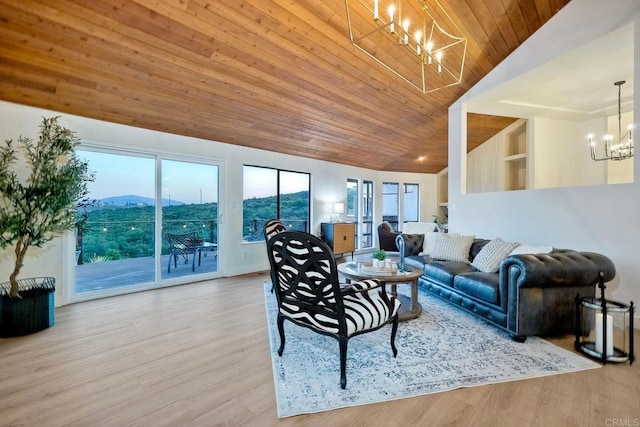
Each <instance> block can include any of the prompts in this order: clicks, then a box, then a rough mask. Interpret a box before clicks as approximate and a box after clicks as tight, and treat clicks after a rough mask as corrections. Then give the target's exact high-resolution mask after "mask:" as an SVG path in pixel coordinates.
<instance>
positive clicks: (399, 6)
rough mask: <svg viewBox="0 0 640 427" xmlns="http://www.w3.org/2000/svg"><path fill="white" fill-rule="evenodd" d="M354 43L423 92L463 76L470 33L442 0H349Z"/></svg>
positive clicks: (443, 86)
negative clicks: (466, 34) (452, 16)
mask: <svg viewBox="0 0 640 427" xmlns="http://www.w3.org/2000/svg"><path fill="white" fill-rule="evenodd" d="M345 6H346V9H347V22H348V24H349V37H350V39H351V43H352V44H353V45H354V46H355V47H357V48H358V49H360V50H361V51H363V52H364V53H366V54H367V55H368V56H369V57H371V58H372V59H374V60H375V61H377V62H378V63H379V64H380V65H382V66H383V67H384V68H386V69H387V70H389V71H391V72H392V73H394V74H395V75H396V76H398V77H400V78H401V79H403V80H404V81H406V82H407V83H409V84H411V85H413V86H414V87H415V88H417V89H418V90H420V91H422V92H423V93H429V92H433V91H435V90H438V89H442V88H445V87H449V86H453V85H457V84H459V83H460V82H461V80H462V71H463V69H464V60H465V55H466V50H467V39H466V38H465V37H464V36H463V35H462V32H461V31H460V29H459V28H458V26H457V25H456V24H455V22H454V21H453V20H452V19H451V17H450V16H449V14H448V13H447V12H446V11H445V10H444V9H443V8H442V6H441V5H440V3H439V1H438V0H345Z"/></svg>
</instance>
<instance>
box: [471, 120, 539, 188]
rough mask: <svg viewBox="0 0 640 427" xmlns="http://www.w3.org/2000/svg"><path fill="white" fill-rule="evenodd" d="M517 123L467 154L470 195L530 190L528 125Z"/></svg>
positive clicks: (522, 122)
mask: <svg viewBox="0 0 640 427" xmlns="http://www.w3.org/2000/svg"><path fill="white" fill-rule="evenodd" d="M515 120H516V121H515V122H513V119H512V120H511V124H508V125H507V126H506V127H505V128H504V129H502V130H499V131H498V132H497V133H496V134H495V135H493V136H492V137H490V138H489V139H487V140H486V141H484V142H483V143H482V144H480V145H478V146H477V147H476V148H474V149H473V150H471V151H469V153H467V193H481V192H489V191H511V190H525V189H527V188H528V183H529V173H528V158H529V156H528V153H529V137H528V121H527V120H525V119H515ZM507 122H509V121H505V122H504V123H507ZM468 129H469V132H473V131H474V129H473V128H468Z"/></svg>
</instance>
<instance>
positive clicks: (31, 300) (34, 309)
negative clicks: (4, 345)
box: [0, 277, 56, 338]
mask: <svg viewBox="0 0 640 427" xmlns="http://www.w3.org/2000/svg"><path fill="white" fill-rule="evenodd" d="M55 283H56V279H55V278H53V277H35V278H28V279H18V289H19V293H20V298H10V297H9V289H10V286H11V285H10V284H9V282H5V283H1V284H0V337H2V338H7V337H15V336H19V335H26V334H30V333H33V332H37V331H40V330H42V329H46V328H48V327H50V326H53V324H54V291H55Z"/></svg>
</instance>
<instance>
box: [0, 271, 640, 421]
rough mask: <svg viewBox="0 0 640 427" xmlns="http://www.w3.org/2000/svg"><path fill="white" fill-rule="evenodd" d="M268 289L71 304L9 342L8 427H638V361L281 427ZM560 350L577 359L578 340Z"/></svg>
mask: <svg viewBox="0 0 640 427" xmlns="http://www.w3.org/2000/svg"><path fill="white" fill-rule="evenodd" d="M268 279H269V278H268V275H267V274H266V273H255V274H248V275H244V276H239V277H231V278H224V279H218V280H213V281H207V282H201V283H196V284H191V285H185V286H177V287H172V288H164V289H159V290H154V291H147V292H141V293H137V294H132V295H125V296H118V297H113V298H107V299H102V300H96V301H89V302H83V303H79V304H74V305H69V306H65V307H61V308H59V309H57V310H56V325H55V326H54V327H53V328H50V329H47V330H45V331H42V332H39V333H36V334H33V335H29V336H25V337H20V338H12V339H3V340H0V425H2V426H11V425H25V426H62V425H65V426H66V425H71V426H124V425H140V426H186V425H194V426H212V425H229V426H236V425H238V426H270V425H279V426H280V425H282V426H293V425H295V426H298V425H304V426H394V425H403V426H521V425H531V426H606V427H610V426H623V425H624V426H638V425H640V366H639V365H640V363H638V362H636V363H634V364H633V365H631V366H630V365H629V364H628V363H627V364H608V365H606V366H604V367H603V368H600V369H593V370H589V371H582V372H576V373H571V374H564V375H555V376H550V377H546V378H538V379H531V380H525V381H516V382H509V383H503V384H495V385H489V386H482V387H474V388H470V389H461V390H455V391H451V392H445V393H437V394H433V395H427V396H422V397H416V398H411V399H402V400H396V401H391V402H385V403H380V404H373V405H365V406H358V407H353V408H345V409H340V410H335V411H329V412H324V413H319V414H313V415H303V416H297V417H291V418H286V419H282V420H279V419H278V418H277V416H276V409H275V394H274V386H273V377H272V372H271V361H270V355H269V351H268V342H267V329H266V321H265V310H264V298H263V291H262V286H263V283H264V282H265V281H267V280H268ZM637 332H638V331H636V342H638V339H639V338H640V336H639V335H640V334H638V333H637ZM553 341H554V342H555V343H556V344H559V345H561V346H563V347H566V348H568V349H572V343H573V339H572V337H563V338H556V339H554V340H553ZM337 351H338V348H337V343H336V355H337ZM351 351H355V349H351ZM336 360H337V359H336ZM336 387H338V382H337V381H336ZM623 423H626V424H623Z"/></svg>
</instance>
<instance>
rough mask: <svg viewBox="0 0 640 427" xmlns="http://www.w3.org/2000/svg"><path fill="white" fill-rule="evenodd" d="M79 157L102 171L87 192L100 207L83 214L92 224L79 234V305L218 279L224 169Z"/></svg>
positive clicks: (129, 157) (152, 159)
mask: <svg viewBox="0 0 640 427" xmlns="http://www.w3.org/2000/svg"><path fill="white" fill-rule="evenodd" d="M77 155H78V156H79V157H81V158H84V159H86V160H87V161H88V162H89V167H90V169H91V170H93V171H95V175H96V179H95V181H94V182H91V183H89V186H88V187H89V197H90V198H91V199H95V200H96V203H95V205H94V206H92V207H90V208H88V209H86V211H82V212H79V214H80V215H85V216H86V222H85V223H84V225H83V226H82V227H81V229H79V230H78V231H77V239H76V267H75V286H74V289H73V290H72V291H71V294H72V295H74V298H76V299H89V298H92V297H98V296H105V295H110V294H116V293H123V292H127V291H129V290H131V291H133V290H140V289H144V288H150V287H154V286H158V285H161V284H162V283H164V282H166V283H168V284H169V283H170V284H178V283H187V282H190V281H193V279H191V277H190V276H196V275H197V276H199V279H200V278H202V277H203V276H206V277H211V276H212V275H213V274H214V273H216V272H218V261H219V259H218V244H219V242H218V235H219V234H218V233H219V229H218V203H219V200H218V194H219V182H218V181H219V166H217V165H213V164H202V163H196V162H190V161H182V160H173V159H163V158H160V157H159V156H153V155H143V154H135V153H128V152H127V153H125V152H114V151H90V150H88V149H87V150H78V152H77ZM160 177H162V179H161V180H160ZM170 236H178V237H177V238H178V239H182V240H181V241H178V242H177V243H176V242H175V241H173V242H172V241H170V239H169V237H170ZM185 236H188V237H190V239H187V238H186V237H185Z"/></svg>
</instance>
